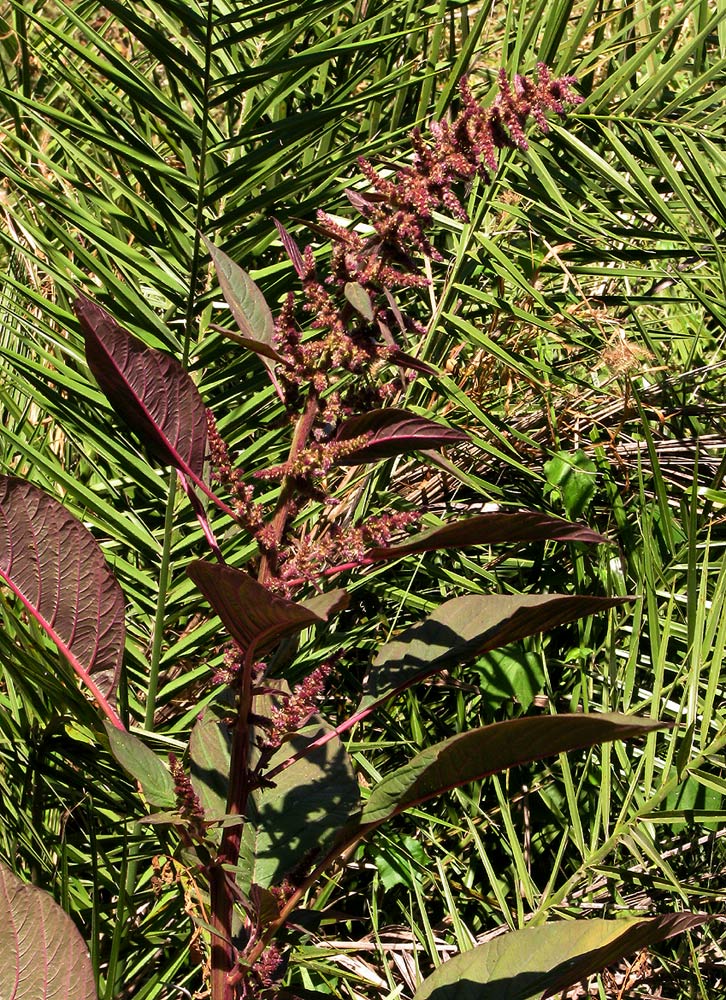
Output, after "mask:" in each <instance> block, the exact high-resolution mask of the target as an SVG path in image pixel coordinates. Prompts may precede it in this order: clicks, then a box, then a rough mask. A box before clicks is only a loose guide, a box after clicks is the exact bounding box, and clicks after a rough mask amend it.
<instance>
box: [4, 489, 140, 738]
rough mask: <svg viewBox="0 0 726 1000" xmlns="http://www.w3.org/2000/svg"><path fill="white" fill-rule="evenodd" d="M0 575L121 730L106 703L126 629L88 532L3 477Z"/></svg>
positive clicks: (118, 596)
mask: <svg viewBox="0 0 726 1000" xmlns="http://www.w3.org/2000/svg"><path fill="white" fill-rule="evenodd" d="M0 579H2V580H3V581H4V582H5V583H6V584H7V585H8V587H10V589H11V590H12V592H13V593H14V594H15V596H16V597H18V598H19V599H20V601H21V602H22V603H23V604H24V606H25V608H26V609H27V611H28V612H29V613H30V614H31V615H32V616H33V618H34V619H35V620H36V621H37V622H38V624H39V625H40V626H41V628H42V629H43V630H44V631H45V632H46V633H47V634H48V635H49V636H50V638H51V639H52V640H53V642H54V643H55V644H56V645H57V646H58V648H59V649H60V651H61V653H63V655H64V656H65V657H66V659H67V660H68V661H69V663H70V664H71V666H72V667H73V669H74V670H75V671H76V673H77V674H78V676H79V677H80V678H81V680H82V681H83V682H84V683H85V684H86V686H87V687H88V688H89V690H90V691H91V692H92V694H93V695H94V697H95V698H96V699H97V701H98V703H99V705H100V706H101V708H102V709H103V711H104V712H105V714H106V716H107V718H108V719H109V720H110V722H112V723H113V725H114V726H115V727H116V728H118V729H123V728H124V727H123V724H122V723H121V720H120V719H119V718H118V716H117V714H116V712H115V711H114V709H113V702H114V698H115V691H116V686H117V684H118V676H119V671H120V670H121V658H122V656H123V650H124V642H125V635H126V627H125V624H124V614H125V608H124V598H123V594H122V593H121V588H120V587H119V585H118V583H117V581H116V579H115V577H114V576H113V574H112V573H111V571H110V570H109V568H108V566H107V565H106V560H105V559H104V557H103V552H102V551H101V548H100V546H99V545H98V543H97V542H96V540H95V538H94V537H93V535H92V534H91V533H90V531H88V529H87V528H85V527H84V526H83V525H82V524H81V522H80V521H78V520H77V519H76V518H75V517H74V516H73V515H72V514H69V513H68V511H67V510H66V509H65V508H64V507H63V506H61V504H59V503H58V501H57V500H54V499H53V498H52V497H50V496H48V494H47V493H44V492H43V491H42V490H39V489H38V488H37V487H36V486H32V485H31V484H30V483H26V482H25V481H24V480H22V479H15V478H14V477H11V476H0Z"/></svg>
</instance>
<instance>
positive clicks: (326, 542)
mask: <svg viewBox="0 0 726 1000" xmlns="http://www.w3.org/2000/svg"><path fill="white" fill-rule="evenodd" d="M574 82H575V81H574V78H573V77H570V76H564V77H560V78H558V79H553V78H552V77H551V76H550V73H549V70H548V69H547V67H546V66H545V65H544V63H539V64H538V66H537V75H536V78H535V79H533V80H531V79H529V78H527V77H524V76H520V75H519V74H517V75H516V76H515V77H514V81H513V83H512V84H511V85H510V83H509V82H508V80H507V76H506V73H505V72H504V70H502V72H501V73H500V75H499V93H498V95H497V97H496V99H495V100H494V103H493V104H492V105H491V106H490V107H487V108H484V107H482V106H481V105H480V104H479V103H478V102H477V101H476V99H475V97H474V95H473V93H472V91H471V88H470V86H469V83H468V81H467V80H466V79H463V80H462V81H461V84H460V94H461V110H460V111H459V113H458V114H457V115H456V117H455V118H454V120H453V121H451V122H447V121H440V122H433V123H432V125H431V130H430V131H431V135H430V140H429V141H426V140H425V139H424V137H423V136H422V134H421V132H420V131H418V130H416V131H414V133H413V134H412V137H411V141H412V146H413V157H412V160H411V162H410V163H409V164H407V165H406V166H404V167H401V168H400V169H398V170H397V171H395V172H393V173H391V174H390V175H384V174H383V173H382V172H380V171H379V170H377V169H375V168H374V167H373V166H372V164H371V163H369V162H368V161H367V160H365V159H360V160H359V161H358V162H359V166H360V169H361V172H362V174H363V176H364V178H365V179H366V180H367V182H368V190H367V191H365V192H362V191H358V190H355V191H353V190H350V191H348V197H349V200H350V202H351V204H352V206H353V207H354V208H355V209H356V210H357V211H358V212H359V213H360V215H361V216H362V218H363V221H364V226H363V230H365V229H368V230H369V232H368V233H365V231H363V232H361V231H359V230H358V229H357V228H354V227H353V226H349V225H344V224H342V223H341V222H340V221H338V220H337V219H334V218H332V217H331V216H329V215H327V214H326V213H324V212H319V213H318V219H317V226H316V227H315V228H316V229H317V230H318V231H319V232H320V233H321V234H322V235H323V236H326V237H327V238H329V239H330V241H331V244H332V250H331V260H330V273H329V275H328V276H327V277H320V276H319V275H318V270H317V265H316V261H315V257H314V254H313V249H312V247H310V246H308V247H306V248H305V249H304V251H302V252H301V251H300V250H299V249H298V247H297V246H296V244H295V242H294V240H293V239H292V237H291V236H290V234H289V233H287V232H286V231H285V230H284V229H283V227H281V226H278V228H279V230H280V233H281V236H282V240H283V244H284V246H285V247H286V249H287V251H288V254H289V256H290V258H291V260H292V262H293V264H294V266H295V269H296V271H297V273H298V276H299V278H300V281H301V284H302V293H303V303H302V312H303V313H305V314H307V315H308V316H309V317H310V322H309V326H310V328H311V329H312V330H314V331H316V336H313V337H309V336H308V337H306V336H304V335H303V332H302V330H301V328H300V326H299V323H298V310H297V308H296V302H295V298H294V296H293V295H292V294H290V295H288V297H287V299H286V301H285V303H284V304H283V307H282V309H281V310H280V313H279V315H278V317H277V319H276V321H275V341H274V343H275V349H276V351H277V352H278V355H279V357H280V359H281V362H282V363H281V364H280V365H279V366H278V370H277V375H278V378H279V380H280V383H281V385H282V387H283V392H284V398H285V403H286V407H287V410H288V413H289V414H290V416H291V419H295V418H296V416H297V414H300V412H301V411H305V413H304V414H303V415H302V416H299V417H297V419H298V430H299V429H300V426H301V422H302V421H303V420H305V421H306V423H305V426H304V433H303V434H302V435H300V434H298V433H296V435H295V440H294V443H293V447H292V448H291V451H290V455H289V456H288V459H287V461H286V462H284V463H282V464H279V465H276V466H272V467H270V468H268V469H264V470H260V471H259V472H257V473H255V476H256V478H258V479H262V480H273V481H274V480H277V481H280V482H282V484H283V488H282V492H283V497H282V499H281V502H280V506H279V507H278V510H277V512H276V515H275V517H274V519H273V521H272V522H269V521H266V519H265V514H264V512H263V510H262V509H261V507H260V506H259V504H257V503H256V502H255V500H254V493H253V489H252V487H251V486H250V485H249V484H248V483H245V482H244V481H243V478H242V475H241V474H240V472H239V471H238V470H236V469H234V468H232V465H231V462H230V459H229V455H228V452H227V449H226V445H225V444H224V442H223V441H222V440H221V438H220V436H219V434H218V432H217V429H216V425H215V424H214V421H213V418H211V416H210V424H209V430H210V442H211V457H212V462H213V464H214V466H215V468H216V474H217V476H218V478H219V480H220V481H221V482H222V483H224V484H225V485H226V486H227V488H228V489H229V491H230V493H231V495H232V498H233V507H234V511H235V514H236V516H237V517H238V520H239V522H240V524H242V525H243V527H245V528H246V529H247V530H248V531H249V532H250V533H251V534H252V535H254V537H255V538H256V539H257V542H258V545H259V547H260V550H261V552H262V553H263V559H264V563H263V565H264V567H265V568H264V572H263V574H262V582H264V583H265V585H266V586H268V587H272V588H273V589H276V590H278V591H281V592H283V593H285V594H286V595H288V596H289V595H290V594H291V593H292V592H293V591H294V589H295V586H300V585H301V584H302V583H304V582H305V581H310V580H312V579H313V578H314V577H315V575H316V574H320V573H321V572H322V571H324V570H325V569H326V567H330V566H333V565H335V563H336V561H337V560H340V558H341V553H342V551H343V550H344V549H345V550H346V551H347V552H348V553H352V557H351V558H348V559H345V560H343V561H344V562H346V563H350V562H351V561H355V560H356V559H361V558H363V556H364V553H365V547H366V545H369V546H370V545H379V544H384V543H385V542H387V541H389V540H390V533H391V530H392V529H394V528H395V529H398V530H400V529H402V528H404V527H405V526H407V525H408V524H411V523H413V522H414V521H415V516H413V515H410V514H406V513H403V512H402V513H399V514H395V515H388V516H387V517H386V518H384V519H382V520H381V521H380V523H378V524H374V523H373V522H369V523H368V524H367V525H366V526H360V525H358V526H355V525H351V526H348V527H346V528H345V529H344V530H342V529H339V528H337V529H336V528H334V527H332V526H331V527H330V529H329V530H328V531H327V532H324V533H323V532H318V534H317V535H316V536H315V537H313V536H311V535H309V534H305V533H303V534H301V535H299V536H298V537H297V538H292V537H287V534H286V526H287V524H288V522H289V520H290V518H291V516H292V515H293V514H294V513H296V511H297V510H298V506H299V500H300V499H304V498H314V499H316V500H318V501H321V502H324V503H334V502H335V501H334V500H333V499H332V490H331V488H330V485H329V482H328V481H327V479H326V476H327V474H328V473H329V472H330V471H331V469H333V468H334V466H335V465H336V464H337V463H338V462H339V461H340V460H341V458H344V457H345V456H346V455H349V454H350V453H352V452H354V451H356V450H357V449H358V448H360V447H362V446H364V445H365V443H366V438H365V436H362V437H357V438H352V439H347V440H345V441H340V440H336V438H335V434H336V429H337V427H338V426H339V424H340V422H341V421H342V420H344V419H345V418H346V417H348V416H349V415H350V414H352V413H353V412H355V411H356V410H358V411H360V410H361V409H365V410H371V409H374V408H379V407H381V406H384V405H386V404H389V403H390V402H391V401H392V399H393V398H394V397H395V396H396V394H397V393H399V391H400V390H401V389H402V388H403V387H404V386H405V384H406V382H407V380H408V379H410V378H412V377H413V376H414V374H415V373H414V372H413V371H412V369H411V367H410V365H411V363H412V359H411V358H410V356H409V355H406V354H404V353H403V351H402V350H401V349H400V348H399V347H398V346H397V344H396V337H395V336H394V333H393V330H394V329H396V328H397V329H398V333H399V335H400V336H401V337H402V338H404V339H405V338H407V337H408V336H409V335H410V334H411V333H412V332H413V333H414V334H423V332H424V327H423V326H422V325H421V324H420V322H419V321H418V320H417V319H416V318H414V317H411V316H408V315H406V314H405V312H404V310H403V309H402V308H401V307H400V306H399V304H398V303H397V302H396V300H395V298H394V295H393V293H394V291H397V290H398V291H400V290H405V289H411V288H414V289H415V288H421V287H423V286H425V285H426V284H427V282H428V279H427V278H426V276H425V275H424V274H423V273H422V272H421V271H420V270H419V268H418V267H417V264H416V259H415V258H416V256H417V255H419V256H420V255H423V256H425V257H428V258H430V259H432V260H440V259H441V255H440V253H439V251H438V250H437V249H436V248H435V247H434V246H433V244H432V243H431V241H430V237H429V235H428V231H429V230H430V229H431V226H432V223H433V219H434V213H435V212H437V211H446V212H449V213H451V214H452V215H453V216H455V217H456V218H458V219H462V220H464V219H466V211H465V209H464V207H463V205H462V203H461V193H462V190H463V188H464V187H465V186H466V185H467V184H469V183H471V181H472V180H473V179H474V178H475V177H480V178H484V179H486V178H487V177H489V176H490V175H491V174H493V173H494V171H495V170H496V169H497V154H498V152H499V150H502V149H505V148H519V149H526V148H527V138H526V129H527V127H528V125H529V124H530V122H534V124H535V126H536V127H537V128H539V129H540V131H543V132H546V131H547V130H548V128H549V126H548V123H547V119H546V115H547V114H548V113H554V114H558V115H564V114H565V112H566V109H567V107H568V106H572V105H575V104H578V103H579V102H580V101H581V100H582V98H581V97H580V96H579V95H578V94H577V93H576V92H575V91H574V90H573V84H574ZM293 581H296V584H295V585H293Z"/></svg>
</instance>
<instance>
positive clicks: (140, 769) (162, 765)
mask: <svg viewBox="0 0 726 1000" xmlns="http://www.w3.org/2000/svg"><path fill="white" fill-rule="evenodd" d="M105 726H106V733H107V735H108V740H109V743H110V744H111V753H112V754H113V755H114V757H115V758H116V760H117V761H118V762H119V764H120V765H121V767H122V768H123V769H124V771H127V772H128V773H129V774H130V775H131V777H132V778H135V779H136V781H138V783H139V784H140V785H141V790H142V792H143V793H144V797H145V799H146V801H147V802H148V803H149V805H151V806H155V807H157V808H159V809H173V808H174V806H175V805H176V795H175V793H174V779H173V778H172V776H171V772H170V771H169V767H168V764H167V763H166V761H162V760H160V758H159V757H157V756H156V754H155V753H154V751H153V750H151V749H149V747H147V746H146V744H145V743H142V741H141V740H140V739H139V737H138V736H135V735H134V734H133V733H129V732H126V731H120V730H118V729H116V728H114V726H112V725H110V724H109V723H108V722H106V723H105Z"/></svg>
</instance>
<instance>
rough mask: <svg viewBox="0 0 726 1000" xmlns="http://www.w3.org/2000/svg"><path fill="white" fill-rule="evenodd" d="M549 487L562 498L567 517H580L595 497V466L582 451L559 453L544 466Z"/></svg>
mask: <svg viewBox="0 0 726 1000" xmlns="http://www.w3.org/2000/svg"><path fill="white" fill-rule="evenodd" d="M544 472H545V476H546V477H547V482H548V483H549V485H550V487H551V488H552V489H554V490H557V491H558V492H559V494H560V496H561V497H562V505H563V507H564V508H565V512H566V514H567V516H568V517H571V518H577V517H582V515H583V513H584V512H585V510H586V509H587V507H588V506H589V504H590V501H591V500H592V498H593V496H594V495H595V489H596V486H597V478H596V477H597V466H596V465H595V463H594V462H593V461H592V459H590V458H588V457H587V455H586V454H585V452H584V451H559V452H557V454H556V455H554V456H553V457H552V458H551V459H550V460H549V462H545V465H544Z"/></svg>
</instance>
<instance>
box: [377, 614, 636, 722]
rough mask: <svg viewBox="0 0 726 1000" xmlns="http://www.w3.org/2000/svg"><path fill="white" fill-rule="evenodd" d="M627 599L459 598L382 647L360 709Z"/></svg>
mask: <svg viewBox="0 0 726 1000" xmlns="http://www.w3.org/2000/svg"><path fill="white" fill-rule="evenodd" d="M627 600H628V598H622V597H585V596H574V597H571V596H568V595H564V594H519V595H515V596H503V595H500V594H493V595H487V596H478V595H473V594H471V595H467V596H466V597H455V598H453V600H451V601H446V603H445V604H442V605H441V607H439V608H437V609H436V611H434V613H433V614H431V615H430V616H429V617H428V618H427V619H425V621H423V622H420V623H419V624H418V625H414V626H412V627H411V628H409V629H406V631H405V632H402V633H401V635H400V636H398V637H397V638H396V639H394V640H393V641H392V642H387V643H386V644H385V646H383V647H382V648H381V649H380V651H379V652H378V655H377V656H376V658H375V659H374V661H373V664H372V666H371V669H370V671H369V673H368V676H367V677H366V679H365V681H364V684H363V688H364V694H363V697H362V699H361V701H360V704H359V706H358V711H359V712H361V711H365V712H366V713H367V712H369V711H370V710H371V709H372V708H373V707H374V706H375V705H378V704H379V703H380V702H382V701H384V700H385V699H386V698H390V697H391V695H393V694H395V693H396V692H398V691H402V690H403V689H404V688H407V687H410V686H411V684H413V683H415V682H416V681H419V680H421V679H422V678H424V677H427V676H428V675H429V674H432V673H435V672H436V671H437V670H444V669H445V668H447V667H452V666H456V665H459V664H462V663H466V662H467V661H470V660H472V659H474V657H476V656H478V655H479V654H480V653H485V652H487V651H488V650H490V649H497V648H498V647H500V646H506V645H507V644H508V643H510V642H514V641H515V640H516V639H522V638H524V637H525V636H528V635H535V634H536V633H537V632H544V631H546V630H547V629H550V628H553V627H554V626H555V625H562V624H565V623H567V622H572V621H576V620H577V619H578V618H583V617H584V616H585V615H591V614H594V613H595V612H597V611H605V610H607V609H608V608H614V607H617V606H618V605H619V604H623V603H625V602H627Z"/></svg>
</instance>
